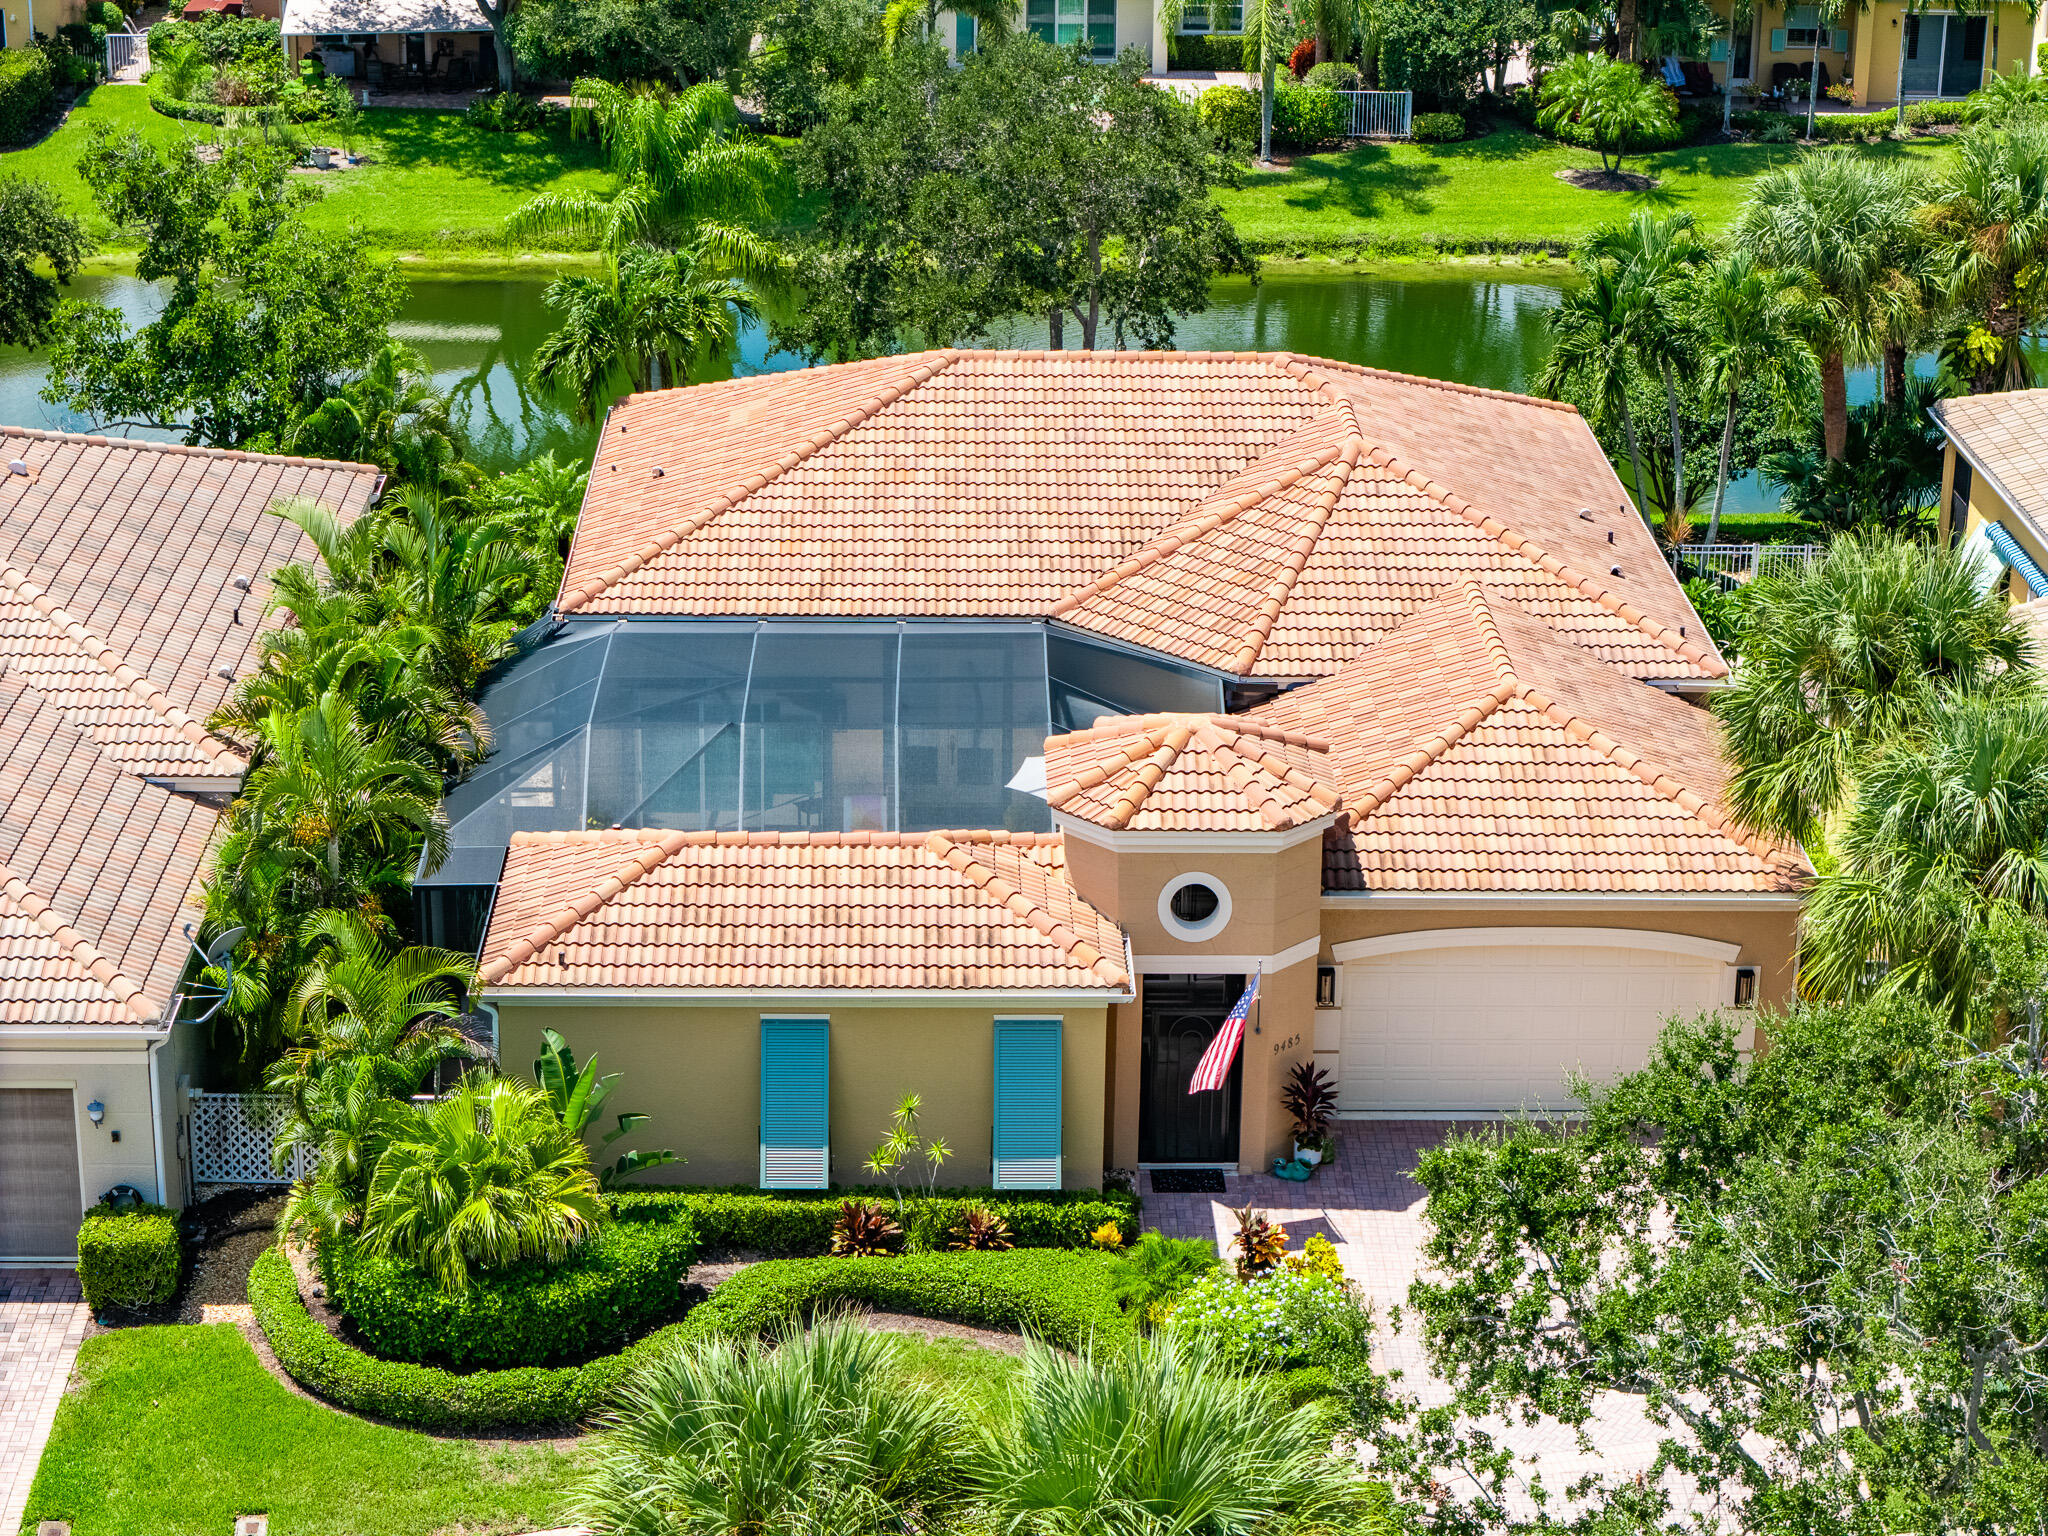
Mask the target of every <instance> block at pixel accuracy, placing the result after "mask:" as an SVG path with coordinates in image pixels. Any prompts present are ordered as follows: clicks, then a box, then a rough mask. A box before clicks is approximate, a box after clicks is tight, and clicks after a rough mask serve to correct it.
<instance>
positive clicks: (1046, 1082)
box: [990, 1019, 1060, 1189]
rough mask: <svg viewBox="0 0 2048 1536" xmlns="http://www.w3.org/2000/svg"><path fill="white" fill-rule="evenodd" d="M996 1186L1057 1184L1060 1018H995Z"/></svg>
mask: <svg viewBox="0 0 2048 1536" xmlns="http://www.w3.org/2000/svg"><path fill="white" fill-rule="evenodd" d="M995 1043H996V1053H995V1055H996V1067H995V1079H996V1081H995V1101H996V1102H995V1134H994V1138H993V1140H994V1146H993V1148H992V1150H991V1158H990V1161H991V1163H992V1164H993V1169H994V1172H993V1177H992V1180H991V1182H993V1183H994V1185H995V1187H996V1188H997V1189H1058V1188H1059V1187H1060V1021H1059V1020H1058V1019H997V1020H996V1042H995Z"/></svg>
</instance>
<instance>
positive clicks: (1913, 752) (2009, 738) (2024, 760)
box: [1800, 697, 2048, 1026]
mask: <svg viewBox="0 0 2048 1536" xmlns="http://www.w3.org/2000/svg"><path fill="white" fill-rule="evenodd" d="M1835 846H1836V852H1837V855H1838V857H1839V860H1840V866H1839V868H1838V869H1836V870H1833V871H1831V872H1829V873H1828V874H1826V875H1824V876H1823V877H1822V878H1821V880H1820V882H1819V884H1818V885H1817V886H1816V888H1815V890H1814V892H1813V894H1812V896H1811V897H1810V898H1809V900H1808V902H1807V905H1806V910H1805V912H1804V913H1803V915H1802V916H1801V919H1800V977H1801V981H1802V983H1803V985H1804V986H1805V987H1806V989H1807V990H1808V991H1809V992H1811V993H1813V994H1814V995H1817V996H1820V997H1824V998H1831V999H1833V998H1844V999H1846V998H1856V997H1861V996H1866V995H1868V994H1870V993H1872V992H1879V991H1898V992H1904V993H1907V994H1909V995H1914V996H1919V997H1924V998H1926V999H1928V1000H1929V1001H1931V1002H1933V1003H1935V1004H1936V1005H1937V1006H1940V1007H1943V1008H1944V1009H1946V1010H1947V1011H1948V1012H1949V1014H1950V1015H1951V1017H1952V1019H1953V1020H1954V1022H1955V1023H1956V1024H1957V1025H1958V1026H1960V1025H1962V1024H1963V1023H1964V1021H1965V1018H1966V1015H1967V1013H1968V1011H1969V1007H1970V1004H1971V1002H1972V1001H1973V999H1974V998H1975V997H1976V996H1977V995H1978V992H1979V988H1980V984H1981V983H1982V982H1983V981H1984V980H1985V979H1986V976H1987V972H1988V970H1989V968H1990V962H1991V958H1992V957H1991V955H1990V954H1989V953H1988V952H1987V945H1986V940H1987V938H1988V936H1989V935H1990V934H1991V933H1992V931H1993V930H1994V929H1995V928H1996V926H1997V925H1998V922H1999V920H2000V918H2001V917H2002V916H2007V915H2014V916H2018V917H2020V918H2022V919H2024V920H2026V921H2027V922H2028V923H2029V924H2030V925H2032V926H2034V927H2038V926H2039V924H2040V923H2041V922H2042V921H2043V920H2044V919H2048V701H2044V700H2042V699H2041V698H2039V697H2032V698H2024V699H2018V700H2012V699H1983V698H1976V699H1965V700H1961V701H1959V702H1957V703H1956V704H1955V705H1954V706H1953V707H1951V708H1949V709H1946V710H1943V711H1941V712H1940V713H1938V714H1937V715H1936V716H1935V718H1934V719H1933V720H1932V721H1931V722H1930V724H1929V727H1928V729H1927V730H1926V731H1925V732H1923V733H1921V734H1920V735H1918V736H1916V737H1914V738H1913V739H1912V740H1909V741H1902V742H1897V743H1894V744H1893V745H1892V746H1891V747H1890V748H1889V749H1888V750H1887V751H1886V752H1884V753H1883V754H1882V755H1881V756H1880V757H1879V758H1878V760H1877V761H1876V762H1875V763H1874V764H1873V765H1872V766H1871V767H1870V769H1869V770H1868V772H1867V773H1866V774H1865V776H1864V778H1863V780H1862V782H1861V783H1860V784H1859V785H1858V788H1857V795H1856V804H1855V808H1854V809H1853V810H1852V811H1851V812H1850V813H1849V815H1848V817H1847V819H1846V821H1845V823H1844V825H1843V827H1842V830H1841V834H1840V836H1839V837H1838V838H1837V840H1836V845H1835Z"/></svg>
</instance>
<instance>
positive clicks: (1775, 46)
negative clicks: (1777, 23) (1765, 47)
mask: <svg viewBox="0 0 2048 1536" xmlns="http://www.w3.org/2000/svg"><path fill="white" fill-rule="evenodd" d="M1784 51H1785V29H1784V28H1783V27H1773V28H1771V52H1773V53H1783V52H1784Z"/></svg>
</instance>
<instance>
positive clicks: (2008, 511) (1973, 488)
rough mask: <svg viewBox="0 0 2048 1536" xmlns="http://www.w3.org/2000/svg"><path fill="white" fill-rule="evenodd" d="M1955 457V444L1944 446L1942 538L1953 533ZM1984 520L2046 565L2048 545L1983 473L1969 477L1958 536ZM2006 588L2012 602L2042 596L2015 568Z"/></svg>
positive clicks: (1967, 534) (2038, 562)
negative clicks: (2005, 533)
mask: <svg viewBox="0 0 2048 1536" xmlns="http://www.w3.org/2000/svg"><path fill="white" fill-rule="evenodd" d="M1958 457H1959V455H1958V454H1957V452H1956V445H1955V444H1954V443H1948V444H1946V445H1944V447H1943V451H1942V460H1941V537H1942V538H1943V539H1944V540H1947V539H1949V538H1950V537H1951V536H1952V535H1954V534H1955V530H1954V527H1953V523H1954V507H1953V505H1952V501H1951V498H1952V495H1953V493H1954V491H1955V483H1956V463H1957V460H1958ZM1986 523H1997V524H1999V525H2000V526H2001V527H2003V528H2004V529H2005V531H2006V532H2007V533H2009V534H2011V535H2012V536H2013V537H2014V538H2015V539H2017V540H2018V541H2019V545H2020V547H2021V548H2022V549H2024V550H2025V551H2026V552H2027V553H2028V554H2030V555H2032V556H2033V557H2034V561H2035V563H2036V564H2038V565H2040V566H2042V567H2044V568H2048V545H2044V544H2043V542H2042V540H2041V539H2040V538H2039V537H2038V536H2037V535H2036V534H2035V532H2034V529H2033V525H2032V524H2030V523H2029V522H2028V521H2027V520H2026V519H2025V518H2023V517H2021V516H2019V515H2018V514H2017V513H2015V512H2014V511H2013V509H2012V508H2011V507H2009V506H2007V505H2006V503H2005V500H2004V498H2003V497H2001V496H2000V495H1999V494H1998V492H1997V491H1996V490H1994V489H1992V486H1991V483H1990V482H1989V481H1988V480H1986V479H1985V477H1984V476H1982V475H1978V474H1973V475H1971V476H1970V503H1969V512H1968V514H1967V516H1966V517H1965V518H1964V522H1963V528H1962V530H1961V533H1960V535H1959V537H1961V538H1968V537H1969V536H1970V535H1971V534H1973V533H1975V532H1976V531H1977V530H1978V529H1979V528H1982V527H1983V526H1984V525H1985V524H1986ZM2007 590H2008V591H2010V592H2011V594H2012V597H2013V601H2015V602H2021V603H2024V602H2026V601H2028V600H2029V599H2030V598H2036V597H2040V596H2043V595H2044V594H2042V593H2039V592H2034V591H2031V590H2029V588H2028V586H2027V581H2026V578H2025V577H2024V576H2022V575H2020V573H2019V572H2018V571H2014V572H2013V573H2012V576H2011V582H2010V585H2009V587H2008V589H2007Z"/></svg>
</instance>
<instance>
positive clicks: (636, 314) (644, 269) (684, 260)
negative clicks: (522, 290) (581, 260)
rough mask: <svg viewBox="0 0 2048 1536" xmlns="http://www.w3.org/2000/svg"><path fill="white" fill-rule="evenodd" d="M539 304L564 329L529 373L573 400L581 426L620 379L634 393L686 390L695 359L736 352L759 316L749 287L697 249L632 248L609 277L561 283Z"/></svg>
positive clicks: (535, 357) (545, 386)
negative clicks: (747, 323) (749, 322)
mask: <svg viewBox="0 0 2048 1536" xmlns="http://www.w3.org/2000/svg"><path fill="white" fill-rule="evenodd" d="M541 298H542V302H544V303H545V304H547V306H548V307H549V308H550V309H552V310H554V311H555V312H556V313H557V314H558V315H559V316H560V317H561V324H560V325H559V326H557V327H556V329H555V330H554V331H553V332H552V333H550V334H549V336H548V337H547V339H546V340H544V341H542V342H541V344H540V346H539V347H537V348H536V349H535V350H534V354H533V362H532V364H531V373H530V377H531V378H532V380H533V383H534V385H535V386H536V387H538V388H543V389H551V390H555V391H557V392H559V393H561V394H564V395H566V396H568V398H569V400H570V403H571V406H572V408H573V410H574V411H575V414H576V416H577V419H578V420H581V421H589V420H592V419H593V418H594V417H595V416H596V415H597V414H598V411H599V407H600V403H601V401H602V400H603V397H604V393H605V384H606V382H607V381H608V380H609V379H611V378H612V377H613V375H614V374H616V373H618V372H621V371H623V372H624V373H625V375H626V378H627V381H628V384H629V386H630V387H631V388H632V390H633V391H634V392H636V393H637V392H639V391H642V390H648V389H661V388H663V387H665V386H669V385H677V384H681V383H683V382H684V381H685V376H686V374H687V371H688V369H689V366H690V364H691V363H692V362H693V361H695V360H696V359H698V358H700V357H708V358H710V359H712V360H714V361H715V360H718V359H721V358H723V357H725V356H726V355H727V354H728V353H729V352H731V350H732V349H733V346H734V344H735V342H736V341H737V340H738V337H739V322H740V321H741V320H743V319H752V318H753V317H754V315H755V313H756V310H755V306H754V299H753V295H752V293H751V292H749V291H748V289H747V287H746V286H745V285H744V284H743V283H740V282H739V281H737V280H736V279H734V278H731V277H726V276H721V275H720V274H719V273H718V272H717V271H716V270H715V268H714V266H713V263H712V262H711V261H710V260H708V259H707V258H706V257H705V255H704V254H703V252H702V251H701V250H700V249H698V248H696V247H692V248H690V249H688V250H681V251H668V252H663V251H656V250H652V249H650V248H648V247H646V246H633V247H630V248H628V249H627V250H626V251H624V252H623V253H621V254H620V255H619V257H618V258H617V260H616V261H614V262H612V263H611V264H610V266H609V268H608V270H607V271H606V273H605V275H604V276H603V277H576V276H569V277H558V278H556V279H555V280H554V281H553V282H552V283H550V284H548V287H547V291H546V292H545V293H544V294H542V296H541Z"/></svg>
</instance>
